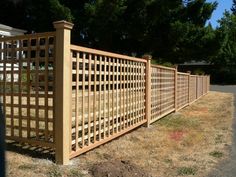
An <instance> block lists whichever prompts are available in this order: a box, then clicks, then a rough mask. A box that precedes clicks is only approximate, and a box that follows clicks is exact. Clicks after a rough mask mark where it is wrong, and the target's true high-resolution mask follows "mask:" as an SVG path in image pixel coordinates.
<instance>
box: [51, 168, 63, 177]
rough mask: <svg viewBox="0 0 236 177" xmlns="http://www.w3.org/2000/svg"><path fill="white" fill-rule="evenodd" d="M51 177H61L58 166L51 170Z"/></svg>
mask: <svg viewBox="0 0 236 177" xmlns="http://www.w3.org/2000/svg"><path fill="white" fill-rule="evenodd" d="M48 174H49V177H61V176H62V174H61V171H60V169H59V168H58V167H57V166H53V168H51V170H50V171H49V172H48Z"/></svg>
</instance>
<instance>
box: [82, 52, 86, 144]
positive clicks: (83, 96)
mask: <svg viewBox="0 0 236 177" xmlns="http://www.w3.org/2000/svg"><path fill="white" fill-rule="evenodd" d="M85 59H86V54H85V53H83V58H82V63H83V71H82V72H83V74H82V75H83V79H82V147H84V144H85V138H84V136H85V126H84V124H85V117H84V114H85Z"/></svg>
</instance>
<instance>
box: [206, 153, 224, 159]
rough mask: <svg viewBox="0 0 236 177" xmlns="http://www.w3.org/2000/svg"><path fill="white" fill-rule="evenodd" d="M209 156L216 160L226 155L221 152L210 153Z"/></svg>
mask: <svg viewBox="0 0 236 177" xmlns="http://www.w3.org/2000/svg"><path fill="white" fill-rule="evenodd" d="M209 155H210V156H212V157H215V158H221V157H223V155H224V154H223V153H222V152H220V151H212V152H210V153H209Z"/></svg>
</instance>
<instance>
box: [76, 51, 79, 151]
mask: <svg viewBox="0 0 236 177" xmlns="http://www.w3.org/2000/svg"><path fill="white" fill-rule="evenodd" d="M75 72H76V74H75V76H76V80H75V82H76V86H75V89H76V90H75V150H77V149H78V138H79V129H78V128H79V127H78V126H79V104H80V103H79V53H76V71H75Z"/></svg>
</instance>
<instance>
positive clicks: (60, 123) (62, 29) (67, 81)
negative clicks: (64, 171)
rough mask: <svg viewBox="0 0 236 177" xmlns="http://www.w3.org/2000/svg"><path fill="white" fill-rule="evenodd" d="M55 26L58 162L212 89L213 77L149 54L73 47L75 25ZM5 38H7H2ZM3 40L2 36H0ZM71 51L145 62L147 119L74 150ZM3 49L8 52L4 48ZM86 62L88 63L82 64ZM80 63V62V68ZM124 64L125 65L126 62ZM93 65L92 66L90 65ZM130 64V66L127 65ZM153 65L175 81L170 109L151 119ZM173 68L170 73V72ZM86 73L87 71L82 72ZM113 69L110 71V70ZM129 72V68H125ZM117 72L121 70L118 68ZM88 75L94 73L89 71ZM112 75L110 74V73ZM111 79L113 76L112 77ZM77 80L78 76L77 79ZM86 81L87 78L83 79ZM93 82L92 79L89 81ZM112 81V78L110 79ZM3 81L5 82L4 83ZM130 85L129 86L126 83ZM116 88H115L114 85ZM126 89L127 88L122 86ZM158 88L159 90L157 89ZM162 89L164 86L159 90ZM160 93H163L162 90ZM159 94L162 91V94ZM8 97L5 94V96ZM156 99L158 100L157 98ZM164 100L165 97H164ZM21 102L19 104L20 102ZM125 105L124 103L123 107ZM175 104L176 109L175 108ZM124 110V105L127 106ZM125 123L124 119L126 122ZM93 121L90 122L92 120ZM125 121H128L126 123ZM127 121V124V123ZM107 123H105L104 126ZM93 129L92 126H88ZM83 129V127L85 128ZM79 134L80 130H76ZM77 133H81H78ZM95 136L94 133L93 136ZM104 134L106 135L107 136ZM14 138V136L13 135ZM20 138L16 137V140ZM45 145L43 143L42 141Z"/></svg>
mask: <svg viewBox="0 0 236 177" xmlns="http://www.w3.org/2000/svg"><path fill="white" fill-rule="evenodd" d="M53 24H54V28H55V29H56V32H55V39H56V42H55V46H54V48H55V58H54V59H55V65H54V67H55V69H54V70H55V71H54V73H55V76H54V77H55V78H54V79H55V87H54V106H53V109H54V113H55V115H54V120H53V121H54V122H53V123H54V128H55V129H54V130H53V131H54V135H55V136H54V138H55V139H54V141H53V143H54V144H53V148H54V150H55V158H56V162H57V163H58V164H68V163H69V160H70V159H71V158H73V157H75V156H77V155H79V154H81V153H84V152H87V151H88V150H90V149H93V148H95V147H97V146H99V145H101V144H104V143H106V142H108V141H111V140H112V139H114V138H116V137H119V136H121V135H122V134H124V133H126V132H128V131H131V130H133V129H134V128H136V127H138V126H141V125H146V126H147V127H149V126H150V124H151V123H153V122H155V121H156V120H158V119H159V118H162V117H164V116H165V115H167V114H169V113H172V112H176V111H178V110H180V109H182V108H183V107H185V106H188V105H190V104H192V103H193V102H195V101H196V100H198V99H199V98H201V97H202V96H203V95H205V94H207V93H208V92H209V85H210V76H198V75H191V74H190V73H180V72H178V69H177V67H176V68H169V67H164V66H160V65H152V64H151V57H150V56H148V55H147V56H144V57H143V58H134V57H129V56H125V55H120V54H114V53H110V52H104V51H99V50H94V49H89V48H85V47H79V46H74V45H71V41H70V40H71V30H72V28H73V24H72V23H69V22H66V21H57V22H54V23H53ZM34 35H37V34H31V36H34ZM18 38H19V37H15V39H18ZM3 40H4V39H3ZM0 42H1V39H0ZM72 50H77V51H83V52H87V53H90V54H96V55H99V56H100V55H101V56H106V57H108V58H109V60H108V61H109V62H110V59H111V58H118V59H120V60H124V61H132V62H140V63H142V64H145V65H144V66H145V73H144V74H145V94H144V95H145V97H144V98H143V99H144V101H145V105H144V106H145V118H144V120H143V121H141V122H139V123H137V124H134V125H133V126H130V127H128V126H127V128H125V127H124V128H123V129H124V130H123V131H120V132H118V133H116V134H114V133H113V134H112V135H110V133H109V136H108V137H107V138H105V139H103V140H102V141H99V142H96V143H94V144H91V145H88V146H87V147H86V148H84V149H81V150H80V151H79V152H74V153H72V149H71V142H72V136H71V135H72V125H71V124H72V123H71V119H72V67H73V66H72V61H71V60H72V55H73V54H72V52H71V51H72ZM2 51H5V49H4V50H2ZM83 65H85V64H83ZM78 66H79V64H77V67H78ZM123 66H124V65H123ZM89 67H91V66H89ZM126 67H127V66H126ZM152 67H154V68H159V69H160V72H161V70H165V71H166V73H165V75H161V74H160V75H158V74H157V76H156V78H157V79H158V80H159V82H161V81H162V78H164V80H165V77H166V84H167V85H168V84H170V83H171V84H172V85H171V86H169V85H168V86H169V87H168V93H167V94H171V96H169V97H166V98H165V99H167V100H170V99H171V101H170V104H171V109H170V110H169V111H168V110H167V112H164V113H163V114H162V113H160V115H159V117H158V118H157V119H155V120H151V115H152V95H151V91H152V73H151V69H152ZM5 70H6V69H4V72H5ZM169 71H170V72H169ZM0 72H1V74H3V75H4V72H3V71H1V70H0ZM83 72H84V71H83ZM109 72H110V70H109ZM126 72H127V71H126ZM117 73H118V71H117ZM89 74H91V73H90V72H89ZM178 75H184V76H186V77H185V78H187V80H184V82H185V83H187V85H185V86H186V87H187V88H185V89H186V90H187V95H185V98H184V99H187V102H184V104H183V105H181V106H180V107H179V106H178V104H179V100H178V92H179V90H178V89H182V88H178ZM109 76H110V74H109ZM4 77H5V76H4ZM191 77H192V78H196V82H195V81H194V83H196V84H195V86H193V85H191V82H190V80H191ZM109 79H110V78H109ZM77 80H78V78H77ZM83 81H84V79H83ZM89 81H90V82H91V80H89ZM109 81H110V80H109ZM3 84H4V83H3ZM127 87H128V86H127ZM192 87H194V88H195V90H196V93H194V92H193V91H191V88H192ZM113 89H114V88H113ZM123 89H124V88H123ZM157 90H158V89H157ZM159 91H161V88H160V89H159ZM160 93H161V92H160ZM160 93H159V94H160ZM191 93H192V94H194V95H192V97H194V98H196V99H195V100H191V98H192V97H191V95H190V94H191ZM0 96H1V97H4V95H0ZM4 99H5V97H4ZM154 101H155V100H154ZM164 101H165V100H164ZM19 104H20V103H19ZM124 107H125V106H124V105H123V108H124ZM172 107H173V108H172ZM124 109H125V108H124ZM126 121H127V122H128V118H126ZM124 122H125V121H124ZM127 122H126V123H127ZM89 124H90V123H89ZM123 124H125V123H123ZM127 124H128V123H127ZM104 126H105V125H104ZM89 128H90V127H89ZM83 131H84V130H83ZM77 133H78V132H77ZM77 136H78V135H77ZM94 136H95V135H94ZM104 136H105V135H104ZM13 140H14V138H13ZM15 140H16V141H17V139H15ZM42 146H43V143H42Z"/></svg>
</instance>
